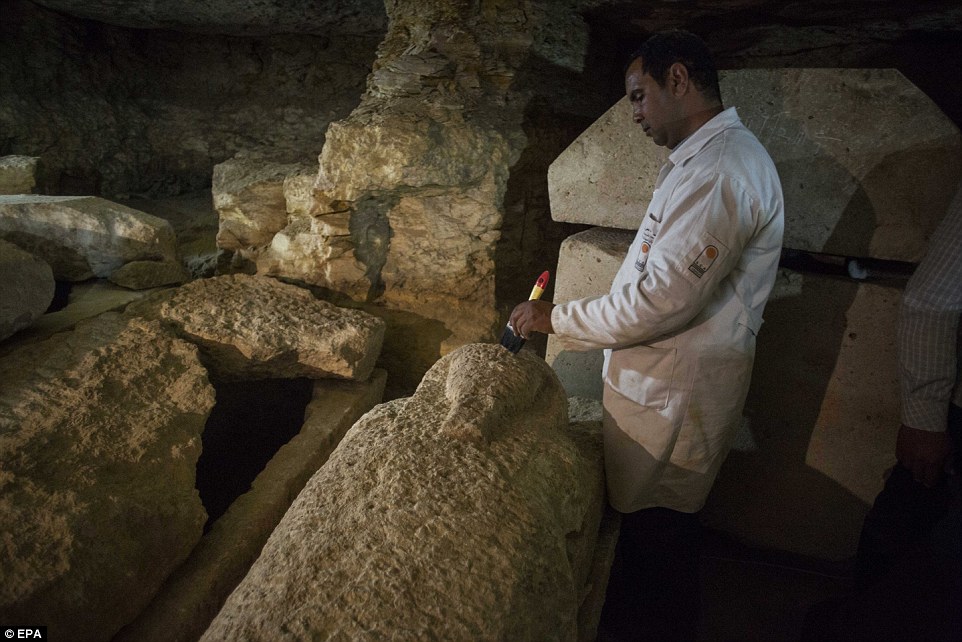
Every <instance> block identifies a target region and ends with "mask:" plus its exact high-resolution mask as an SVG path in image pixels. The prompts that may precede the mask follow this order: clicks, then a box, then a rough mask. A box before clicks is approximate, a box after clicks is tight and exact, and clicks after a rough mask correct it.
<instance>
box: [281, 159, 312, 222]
mask: <svg viewBox="0 0 962 642" xmlns="http://www.w3.org/2000/svg"><path fill="white" fill-rule="evenodd" d="M315 180H317V166H316V165H314V166H307V165H300V166H298V169H296V170H295V171H294V173H292V174H288V175H287V176H285V177H284V185H283V187H282V189H283V193H284V207H285V208H286V209H287V213H288V214H293V215H301V216H307V215H308V214H310V212H311V208H312V207H313V205H314V181H315Z"/></svg>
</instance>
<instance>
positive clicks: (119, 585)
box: [0, 313, 214, 641]
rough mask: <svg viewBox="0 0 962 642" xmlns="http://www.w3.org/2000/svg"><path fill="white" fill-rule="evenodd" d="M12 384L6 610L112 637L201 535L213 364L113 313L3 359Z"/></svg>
mask: <svg viewBox="0 0 962 642" xmlns="http://www.w3.org/2000/svg"><path fill="white" fill-rule="evenodd" d="M0 381H3V386H2V389H0V462H2V463H0V541H3V542H4V546H3V547H2V548H0V569H2V575H3V581H2V582H0V620H2V621H4V622H24V623H27V622H37V623H40V622H43V623H44V624H45V625H46V626H48V627H49V631H48V632H49V635H50V636H51V638H55V639H64V640H65V639H70V640H77V641H84V640H106V639H110V637H111V636H112V635H113V633H114V632H116V631H117V630H118V629H119V628H120V627H121V626H122V625H124V624H125V623H127V622H128V621H129V620H130V619H132V618H133V617H134V615H136V614H137V613H138V612H139V611H140V609H142V608H143V607H144V605H145V604H147V603H148V601H149V600H150V598H151V597H152V596H153V595H154V593H155V592H156V591H157V589H158V588H159V587H160V585H161V584H162V582H163V581H164V579H165V578H166V577H167V575H168V574H169V573H170V572H171V571H172V570H173V569H174V568H176V567H177V565H178V564H180V562H182V561H183V560H184V559H185V558H186V556H187V554H188V553H189V552H190V550H191V548H193V546H194V545H195V544H196V543H197V541H198V540H199V539H200V537H201V531H202V528H203V524H204V521H205V519H206V514H205V512H204V509H203V506H202V505H201V502H200V497H199V496H198V494H197V490H196V489H195V488H194V482H195V471H196V465H197V458H198V456H199V454H200V448H201V432H202V430H203V428H204V422H205V421H206V419H207V414H208V413H209V411H210V409H211V408H212V407H213V405H214V391H213V388H212V387H211V386H210V384H209V383H208V380H207V373H206V371H205V370H204V368H203V367H202V366H201V364H200V361H199V360H198V355H197V350H196V348H195V347H194V346H192V345H190V344H188V343H186V342H184V341H181V340H179V339H175V338H173V337H172V336H171V335H170V334H169V333H167V332H166V331H165V330H164V329H163V328H162V327H161V325H160V324H159V323H156V322H145V321H143V320H139V319H126V318H123V317H122V316H121V315H119V314H116V313H108V314H105V315H102V316H100V317H97V318H96V319H93V320H91V321H88V322H85V323H83V324H81V325H80V326H78V328H77V329H76V330H75V331H73V332H68V333H62V334H58V335H56V336H55V337H53V338H51V339H49V340H47V341H44V342H39V343H34V344H31V345H28V346H25V347H23V348H21V349H18V350H16V351H14V352H11V353H9V354H6V355H4V356H3V358H2V359H0Z"/></svg>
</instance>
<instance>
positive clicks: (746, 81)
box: [548, 69, 962, 261]
mask: <svg viewBox="0 0 962 642" xmlns="http://www.w3.org/2000/svg"><path fill="white" fill-rule="evenodd" d="M720 77H721V89H722V96H723V98H724V99H725V103H726V105H734V106H736V107H737V109H738V112H739V115H740V116H741V118H742V121H743V122H744V123H745V124H746V125H747V126H748V127H749V128H750V129H751V130H752V131H754V132H755V134H756V135H757V136H758V137H759V139H760V140H761V141H762V143H763V144H764V145H765V147H766V148H767V149H768V151H769V153H770V154H771V156H772V159H773V160H774V161H775V165H776V167H777V168H778V173H779V176H780V177H781V180H782V185H783V187H784V190H785V246H786V247H790V248H793V249H800V250H808V251H816V252H826V253H830V254H841V255H846V256H870V257H874V258H881V259H895V260H904V261H918V260H919V259H920V258H921V257H922V255H923V253H924V249H925V242H926V239H927V237H928V235H929V234H930V233H931V231H932V230H933V229H934V227H935V225H936V224H937V223H938V221H939V220H940V219H941V217H942V215H943V214H944V212H945V211H946V208H947V206H948V203H949V201H950V200H951V198H952V195H953V193H954V189H955V186H956V185H958V184H959V179H960V177H962V160H960V158H962V137H960V134H959V130H958V128H957V127H956V126H955V125H954V124H953V123H952V122H951V121H950V120H949V119H948V118H947V117H946V116H945V115H944V114H943V113H942V112H941V111H940V110H939V108H938V107H937V106H936V105H935V104H934V103H933V102H932V101H931V100H930V99H929V98H928V97H927V96H926V95H925V94H923V93H922V92H921V91H920V90H919V89H918V88H917V87H915V86H914V85H912V83H910V82H909V81H908V80H906V79H905V77H904V76H902V74H900V73H899V72H898V71H896V70H894V69H740V70H732V71H724V72H722V73H721V74H720ZM812 87H818V91H812ZM664 157H665V151H664V150H663V149H662V148H658V147H656V146H655V145H654V143H652V142H651V141H650V140H649V139H647V137H645V136H644V133H643V132H642V131H641V128H640V127H638V126H637V125H635V124H634V123H632V122H631V119H630V108H629V106H628V103H627V99H625V98H623V99H621V100H620V101H618V103H616V104H615V105H614V106H613V107H612V108H611V109H610V110H609V111H608V112H607V113H606V114H605V115H604V116H603V117H602V118H601V119H599V120H598V121H597V122H596V123H595V124H594V125H592V127H590V128H589V129H588V130H587V131H585V133H584V134H582V136H581V137H579V138H578V139H577V140H576V141H575V142H574V143H572V145H571V146H570V147H569V148H568V149H567V150H565V152H564V153H563V154H562V155H561V156H559V157H558V159H557V160H556V161H555V162H554V163H553V164H552V166H551V169H550V170H549V174H548V181H549V192H550V194H551V210H552V216H553V217H554V218H555V220H558V221H569V222H576V223H588V224H591V225H602V226H605V227H617V228H622V229H630V230H635V229H637V228H638V224H639V222H640V219H641V217H642V216H643V215H644V212H645V208H646V207H647V205H648V202H649V199H650V196H651V192H652V187H653V186H654V181H655V178H656V177H657V175H658V170H659V167H660V166H661V163H662V159H663V158H664Z"/></svg>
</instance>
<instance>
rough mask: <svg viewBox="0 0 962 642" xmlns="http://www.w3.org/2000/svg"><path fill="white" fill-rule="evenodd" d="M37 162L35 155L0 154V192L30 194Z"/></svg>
mask: <svg viewBox="0 0 962 642" xmlns="http://www.w3.org/2000/svg"><path fill="white" fill-rule="evenodd" d="M39 164H40V158H39V157H37V156H16V155H13V156H0V194H32V193H33V190H34V188H35V187H36V186H37V166H38V165H39Z"/></svg>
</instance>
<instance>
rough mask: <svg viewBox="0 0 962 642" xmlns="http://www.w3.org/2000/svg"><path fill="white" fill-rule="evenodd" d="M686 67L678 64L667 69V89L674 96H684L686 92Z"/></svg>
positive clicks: (687, 80)
mask: <svg viewBox="0 0 962 642" xmlns="http://www.w3.org/2000/svg"><path fill="white" fill-rule="evenodd" d="M688 82H689V79H688V67H686V66H685V65H683V64H682V63H680V62H676V63H672V65H671V67H669V68H668V87H669V89H671V93H673V94H674V95H675V96H684V95H685V92H687V91H688Z"/></svg>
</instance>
